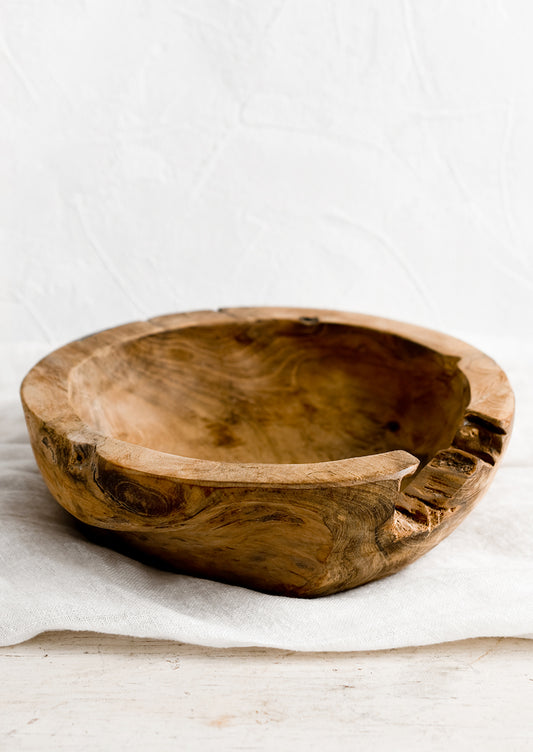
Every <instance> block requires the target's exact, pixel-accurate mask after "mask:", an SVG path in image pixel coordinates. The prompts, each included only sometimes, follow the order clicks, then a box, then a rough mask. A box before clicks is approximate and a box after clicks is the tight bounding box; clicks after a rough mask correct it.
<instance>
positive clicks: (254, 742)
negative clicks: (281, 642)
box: [0, 632, 533, 752]
mask: <svg viewBox="0 0 533 752" xmlns="http://www.w3.org/2000/svg"><path fill="white" fill-rule="evenodd" d="M0 675H1V676H2V682H1V683H0V707H1V708H2V712H1V713H0V749H2V752H29V751H30V750H31V751H33V752H49V751H52V750H53V752H108V750H127V751H128V752H146V750H150V752H169V750H180V749H181V750H187V751H189V750H191V751H194V752H196V750H200V751H201V752H204V750H205V752H214V751H215V750H216V752H254V751H257V752H279V750H290V751H291V752H322V750H335V752H353V751H354V750H357V749H360V750H365V751H366V750H372V752H390V750H391V749H396V750H399V752H406V751H408V752H428V750H431V752H450V750H453V752H472V750H476V749H480V750H483V752H531V750H532V749H533V722H532V718H531V708H532V707H533V640H519V639H511V638H507V639H502V638H495V637H492V638H484V639H477V640H465V641H463V642H456V643H445V644H442V645H432V646H425V647H412V648H402V649H399V650H378V651H374V652H356V653H295V652H293V651H290V650H270V649H268V648H260V649H254V648H205V647H200V646H197V645H181V644H179V643H176V642H165V641H162V640H146V639H132V638H131V637H118V636H114V635H113V636H111V635H102V634H88V633H83V632H82V633H79V632H74V633H68V632H61V633H57V632H56V633H48V634H45V635H39V637H36V638H35V639H34V640H31V642H26V643H24V644H22V645H13V646H11V647H5V648H0Z"/></svg>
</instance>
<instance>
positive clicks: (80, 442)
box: [21, 308, 514, 597]
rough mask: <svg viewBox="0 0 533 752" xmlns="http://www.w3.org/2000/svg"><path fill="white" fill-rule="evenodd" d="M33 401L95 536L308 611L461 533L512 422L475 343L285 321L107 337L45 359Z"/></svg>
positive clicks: (55, 483) (50, 468) (317, 314)
mask: <svg viewBox="0 0 533 752" xmlns="http://www.w3.org/2000/svg"><path fill="white" fill-rule="evenodd" d="M21 394H22V401H23V405H24V410H25V415H26V420H27V424H28V429H29V432H30V437H31V441H32V446H33V450H34V453H35V457H36V460H37V463H38V465H39V467H40V469H41V472H42V474H43V476H44V478H45V480H46V482H47V485H48V487H49V489H50V490H51V492H52V493H53V495H54V496H55V497H56V499H57V500H58V501H59V503H60V504H62V505H63V506H64V507H65V508H66V509H67V510H68V511H69V512H71V513H72V514H73V515H74V516H75V517H76V518H77V519H78V520H80V521H81V522H82V523H83V524H84V525H85V526H86V528H85V529H86V532H87V533H88V534H90V535H97V536H98V535H99V536H100V538H101V539H103V540H104V541H105V542H107V543H108V544H109V545H114V546H119V547H124V546H125V547H126V550H127V551H130V552H135V555H137V556H141V557H142V556H146V557H149V560H150V561H153V560H154V559H153V557H155V558H156V560H157V561H158V562H159V563H160V564H162V565H165V566H170V567H172V568H175V569H177V570H179V571H183V572H187V573H190V574H197V575H200V576H204V577H211V578H214V579H220V580H223V581H226V582H232V583H237V584H241V585H245V586H248V587H252V588H256V589H259V590H264V591H266V592H272V593H280V594H285V595H295V596H307V597H310V596H319V595H326V594H329V593H333V592H337V591H340V590H345V589H348V588H352V587H355V586H357V585H360V584H362V583H365V582H368V581H370V580H372V579H376V578H378V577H383V576H386V575H388V574H391V573H393V572H395V571H397V570H398V569H399V568H401V567H402V566H404V565H405V564H408V563H409V562H411V561H413V560H414V559H416V558H418V557H419V556H420V555H422V554H423V553H425V552H426V551H428V550H429V549H430V548H432V547H433V546H434V545H436V544H437V543H438V542H439V541H440V540H442V538H443V537H445V536H446V535H448V534H449V533H450V532H451V531H452V530H453V529H454V528H455V527H456V526H457V525H458V524H459V522H460V521H461V520H462V519H463V518H464V517H465V515H466V514H467V513H468V512H469V511H470V509H471V508H472V507H473V505H474V504H475V503H476V502H477V500H478V499H479V498H480V496H481V494H482V493H483V491H484V490H485V489H486V487H487V486H488V484H489V482H490V480H491V478H492V475H493V473H494V472H495V470H496V467H497V465H498V462H499V460H500V458H501V456H502V454H503V451H504V449H505V446H506V443H507V441H508V438H509V434H510V431H511V427H512V421H513V410H514V401H513V394H512V390H511V388H510V386H509V383H508V381H507V378H506V376H505V374H504V373H503V371H502V370H501V369H500V368H499V367H498V366H497V364H496V363H494V361H492V360H491V359H490V358H488V357H487V356H486V355H484V354H483V353H481V352H480V351H479V350H477V349H475V348H473V347H472V346H470V345H467V344H465V343H464V342H461V341H459V340H456V339H453V338H451V337H448V336H446V335H443V334H440V333H437V332H433V331H430V330H427V329H422V328H420V327H415V326H411V325H408V324H401V323H399V322H393V321H388V320H385V319H378V318H375V317H370V316H364V315H361V314H350V313H340V312H336V311H320V310H302V309H290V308H289V309H281V308H278V309H275V308H262V309H261V308H259V309H225V310H221V311H200V312H195V313H190V314H175V315H170V316H164V317H160V318H156V319H152V320H150V321H146V322H136V323H133V324H128V325H125V326H122V327H117V328H115V329H110V330H107V331H104V332H100V333H98V334H95V335H92V336H90V337H86V338H84V339H81V340H78V341H76V342H74V343H72V344H70V345H67V346H65V347H63V348H61V349H59V350H57V351H55V352H54V353H52V354H51V355H49V356H48V357H46V358H45V359H44V360H42V361H41V362H40V363H39V364H38V365H37V366H35V367H34V368H33V369H32V370H31V371H30V373H29V374H28V375H27V377H26V379H25V380H24V382H23V385H22V389H21ZM98 529H100V533H98Z"/></svg>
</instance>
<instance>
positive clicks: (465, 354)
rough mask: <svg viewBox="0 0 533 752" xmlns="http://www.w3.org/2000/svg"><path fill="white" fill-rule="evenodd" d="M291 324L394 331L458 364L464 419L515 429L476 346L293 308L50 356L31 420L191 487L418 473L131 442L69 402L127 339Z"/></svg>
mask: <svg viewBox="0 0 533 752" xmlns="http://www.w3.org/2000/svg"><path fill="white" fill-rule="evenodd" d="M276 319H278V320H285V321H294V322H301V323H304V324H313V325H314V324H317V323H327V324H343V325H348V326H356V327H364V328H367V329H374V330H377V331H380V332H384V333H389V334H394V335H397V336H399V337H402V338H404V339H408V340H411V341H413V342H416V343H418V344H420V345H423V346H424V347H427V348H429V349H430V350H434V351H436V352H438V353H440V354H441V355H447V356H451V357H454V358H456V359H457V367H458V368H459V369H460V370H461V372H462V373H463V374H464V376H465V377H466V379H467V382H468V385H469V388H470V399H469V402H468V404H467V406H466V407H465V411H464V416H463V418H464V420H465V421H467V420H472V419H473V420H474V421H477V422H478V423H479V424H481V425H487V426H488V427H490V429H491V430H493V431H496V432H497V433H508V432H509V431H510V429H511V428H512V422H513V415H514V395H513V391H512V388H511V386H510V384H509V381H508V379H507V376H506V374H505V372H504V371H503V370H502V369H501V368H500V366H499V365H498V364H497V363H496V362H495V361H494V360H493V359H492V358H490V357H489V356H488V355H486V354H485V353H483V352H482V351H481V350H478V349H477V348H475V347H474V346H472V345H470V344H468V343H466V342H464V341H462V340H460V339H456V338H455V337H451V336H449V335H447V334H444V333H442V332H438V331H436V330H433V329H427V328H425V327H421V326H417V325H414V324H409V323H404V322H400V321H395V320H392V319H387V318H382V317H377V316H373V315H370V314H363V313H350V312H343V311H336V310H329V309H316V308H291V307H258V308H255V307H254V308H252V307H242V308H219V309H218V310H200V311H192V312H185V313H171V314H167V315H163V316H157V317H154V318H151V319H148V320H146V321H136V322H132V323H129V324H124V325H121V326H116V327H112V328H110V329H105V330H103V331H100V332H97V333H94V334H90V335H88V336H86V337H82V338H80V339H78V340H75V341H73V342H70V343H69V344H66V345H64V346H62V347H60V348H58V349H56V350H54V351H53V352H51V353H50V354H48V355H46V356H45V357H44V358H43V359H42V360H40V361H39V362H38V363H37V364H36V365H35V366H33V368H31V369H30V371H29V372H28V373H27V375H26V376H25V378H24V379H23V381H22V384H21V388H20V394H21V400H22V403H23V407H24V411H25V413H26V416H27V418H28V417H29V415H28V414H31V415H32V416H34V417H35V418H37V419H38V420H39V421H40V422H41V423H42V424H44V425H46V427H47V430H51V431H53V432H55V433H57V434H58V435H62V436H64V437H66V438H67V439H68V440H69V441H70V442H71V444H74V445H76V446H85V447H87V445H88V446H89V448H90V450H91V451H92V452H94V453H95V454H96V455H97V457H99V458H101V459H102V460H103V461H106V462H110V463H113V464H115V465H117V466H120V467H123V468H128V469H129V470H131V471H134V472H138V473H141V474H143V475H150V476H162V475H163V476H165V477H167V478H170V479H174V480H176V481H181V482H186V483H189V484H191V485H206V486H250V487H258V486H268V487H285V486H296V487H299V488H316V487H317V485H319V486H323V487H328V486H347V485H357V484H360V483H368V482H377V481H386V480H391V479H394V480H400V479H401V478H402V477H404V476H407V475H412V474H413V473H414V472H415V471H416V469H417V467H418V465H419V460H418V459H417V458H416V457H414V456H413V455H412V454H410V453H409V452H407V451H404V450H401V449H398V450H391V451H388V452H383V453H379V454H370V455H364V456H359V457H352V458H348V459H339V460H331V461H326V462H313V463H298V464H274V463H237V462H222V461H215V460H204V459H197V458H194V457H186V456H182V455H175V454H170V453H167V452H161V451H158V450H155V449H150V448H148V447H144V446H142V445H139V444H131V443H129V442H127V441H123V440H121V439H116V438H114V437H111V436H109V435H106V434H104V433H101V432H99V431H98V430H96V429H95V428H93V427H92V426H90V425H89V424H87V423H86V422H85V421H83V420H82V419H81V418H80V417H79V415H78V414H77V413H76V411H75V410H74V408H73V406H72V405H71V403H70V400H69V378H70V374H71V372H72V370H73V369H74V368H76V367H78V366H79V365H80V364H81V363H82V362H83V361H85V360H88V359H90V358H92V357H94V356H95V355H96V354H97V353H98V354H101V353H103V351H104V350H108V349H112V348H114V347H116V346H118V345H121V344H123V343H125V342H128V341H132V340H135V339H138V338H141V337H146V336H149V335H151V334H157V333H159V332H163V331H168V330H176V329H180V328H189V327H194V326H199V325H202V326H206V325H208V326H217V325H221V324H227V323H229V322H231V321H233V322H235V321H238V322H241V323H253V322H256V321H258V320H262V321H265V320H276Z"/></svg>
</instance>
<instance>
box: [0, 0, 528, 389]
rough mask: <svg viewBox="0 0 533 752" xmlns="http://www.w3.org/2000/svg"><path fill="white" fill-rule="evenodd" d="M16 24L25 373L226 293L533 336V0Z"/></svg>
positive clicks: (0, 121)
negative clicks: (66, 351) (63, 352)
mask: <svg viewBox="0 0 533 752" xmlns="http://www.w3.org/2000/svg"><path fill="white" fill-rule="evenodd" d="M0 20H1V24H0V28H1V31H0V249H1V254H2V259H1V260H2V269H3V272H2V274H3V279H2V291H1V306H2V314H1V315H2V318H1V321H2V331H1V332H0V334H1V338H2V342H3V345H4V347H5V346H6V345H8V346H9V347H8V352H9V353H10V356H9V358H8V360H7V362H4V368H3V369H2V384H3V385H4V387H5V386H6V384H8V385H9V384H14V383H16V382H17V381H18V379H19V378H20V377H21V376H22V375H23V372H24V370H25V369H26V368H27V367H29V366H30V365H31V364H32V362H33V361H34V360H35V358H36V357H37V356H40V355H42V354H44V353H45V352H46V351H47V350H49V349H51V348H52V347H53V346H56V345H58V344H61V343H63V342H65V341H67V340H70V339H73V338H77V337H79V336H81V335H83V334H86V333H89V332H91V331H94V330H98V329H101V328H105V327H108V326H111V325H114V324H118V323H122V322H126V321H129V320H132V319H136V318H139V317H148V316H151V315H156V314H160V313H165V312H170V311H176V310H186V309H195V308H206V307H218V306H222V305H246V304H252V305H254V304H262V305H265V304H285V305H308V306H317V307H333V308H340V309H349V310H357V311H365V312H372V313H376V314H380V315H384V316H390V317H393V318H398V319H404V320H409V321H413V322H417V323H421V324H425V325H427V326H430V327H435V328H441V329H444V330H446V331H448V332H450V333H453V334H456V335H459V336H467V337H468V338H470V339H471V340H473V341H474V343H475V344H478V345H483V344H484V342H488V341H489V338H493V339H492V340H491V341H496V340H497V339H498V338H500V339H501V340H502V341H504V339H505V338H507V337H509V336H510V335H513V336H519V337H521V338H522V340H523V341H524V343H525V342H526V341H529V339H531V327H532V324H531V321H532V320H531V319H528V315H529V314H531V313H532V310H533V309H532V304H531V299H532V296H533V201H532V199H533V85H532V74H533V44H532V43H531V29H532V28H533V5H532V4H531V3H528V2H525V1H524V2H505V1H504V0H502V2H496V1H492V0H488V1H487V2H480V1H479V2H476V1H475V0H469V2H464V1H460V0H456V1H454V2H442V1H441V2H437V1H433V0H431V1H428V0H424V1H422V0H413V1H412V2H409V1H408V0H405V2H395V1H391V2H384V1H383V2H379V1H378V0H369V1H368V2H364V1H363V0H358V1H353V0H287V2H280V1H279V0H275V1H274V0H240V1H237V0H234V1H230V0H211V2H208V1H206V0H204V1H202V0H196V1H193V0H175V1H174V0H153V1H152V2H141V1H140V0H137V1H132V0H129V1H128V2H125V1H124V2H121V1H118V0H85V1H80V2H74V1H73V0H64V1H61V0H44V1H43V0H40V1H39V2H38V1H37V0H26V1H25V2H19V1H17V0H13V1H12V2H3V3H1V5H0ZM10 343H11V344H10ZM496 349H497V348H496ZM493 354H494V353H493ZM497 354H498V353H496V355H497Z"/></svg>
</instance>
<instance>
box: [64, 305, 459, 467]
mask: <svg viewBox="0 0 533 752" xmlns="http://www.w3.org/2000/svg"><path fill="white" fill-rule="evenodd" d="M69 398H70V401H71V404H72V405H73V407H74V409H75V411H76V412H77V413H78V414H79V415H80V417H81V418H82V419H83V420H84V421H85V422H87V423H88V424H90V425H91V426H93V427H94V428H96V429H97V430H99V431H100V432H102V433H104V434H106V435H110V436H113V437H115V438H118V439H121V440H124V441H127V442H130V443H133V444H140V445H142V446H145V447H149V448H151V449H156V450H159V451H163V452H168V453H171V454H176V455H181V456H187V457H196V458H200V459H207V460H218V461H224V462H261V463H302V462H322V461H326V460H338V459H345V458H348V457H356V456H361V455H367V454H376V453H379V452H386V451H389V450H392V449H405V450H407V451H409V452H411V453H412V454H414V455H415V456H417V457H418V458H419V459H420V460H421V462H422V463H425V462H426V461H427V460H428V459H430V458H431V457H432V456H433V455H434V454H435V453H436V452H437V451H438V450H439V449H442V448H445V447H447V446H449V444H450V443H451V440H452V438H453V435H454V433H455V431H456V429H457V427H458V424H459V421H460V420H461V419H462V414H463V412H464V408H465V407H466V405H467V403H468V398H469V389H468V382H467V380H466V378H465V376H464V375H463V374H462V372H461V371H460V370H459V369H458V367H457V359H456V358H452V357H449V356H443V355H441V354H439V353H437V352H435V351H433V350H431V349H429V348H427V347H424V346H422V345H419V344H417V343H414V342H412V341H411V340H408V339H404V338H402V337H399V336H396V335H393V334H388V333H383V332H379V331H376V330H374V329H367V328H364V327H355V326H349V325H346V324H328V323H318V322H317V321H316V320H314V319H305V318H304V319H301V320H299V321H292V320H259V321H256V322H254V323H250V322H239V321H234V322H232V321H228V322H222V323H220V324H216V325H209V326H194V327H193V326H190V327H188V328H179V329H175V330H167V331H161V332H158V333H156V334H152V335H149V336H145V337H142V338H140V339H137V340H133V341H130V342H126V343H124V344H121V345H118V346H115V347H111V348H108V349H106V350H104V351H101V352H100V353H98V354H96V355H95V356H93V357H91V358H89V359H88V360H85V361H83V362H82V363H81V364H80V365H78V366H77V367H76V368H75V369H73V371H72V372H71V374H70V381H69Z"/></svg>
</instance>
